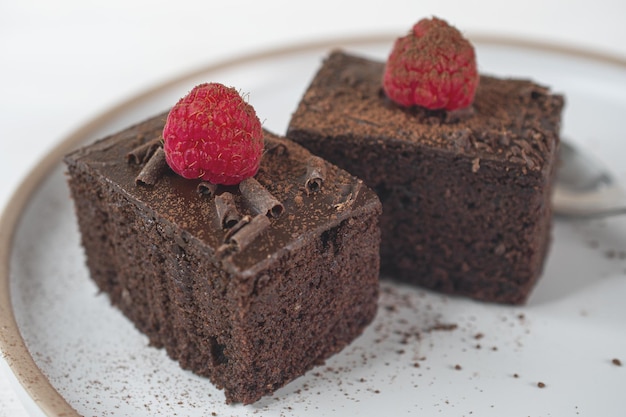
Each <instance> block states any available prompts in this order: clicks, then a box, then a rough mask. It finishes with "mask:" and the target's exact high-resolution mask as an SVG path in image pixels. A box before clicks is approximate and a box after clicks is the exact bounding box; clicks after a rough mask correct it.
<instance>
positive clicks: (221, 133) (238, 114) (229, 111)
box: [163, 83, 263, 185]
mask: <svg viewBox="0 0 626 417" xmlns="http://www.w3.org/2000/svg"><path fill="white" fill-rule="evenodd" d="M163 142H164V143H163V149H164V151H165V157H166V161H167V164H168V165H169V166H170V167H171V168H172V170H173V171H174V172H176V173H177V174H178V175H180V176H182V177H185V178H191V179H197V178H202V179H203V180H206V181H209V182H212V183H213V184H225V185H233V184H239V183H240V182H241V181H242V180H244V179H246V178H249V177H252V176H254V174H256V172H257V170H258V169H259V164H260V163H261V155H262V153H263V130H262V128H261V122H260V121H259V118H258V117H257V115H256V112H255V111H254V108H253V107H252V106H251V105H250V104H248V103H246V102H245V101H244V100H243V98H242V97H241V96H240V95H239V93H238V92H237V90H235V89H234V88H229V87H226V86H224V85H223V84H219V83H206V84H200V85H198V86H196V87H194V88H193V89H192V90H191V91H190V92H189V94H187V95H186V96H185V97H183V98H181V99H180V101H178V103H176V105H175V106H174V107H173V108H172V109H171V110H170V112H169V114H168V115H167V121H166V122H165V127H164V128H163Z"/></svg>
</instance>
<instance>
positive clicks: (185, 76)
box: [0, 33, 626, 417]
mask: <svg viewBox="0 0 626 417" xmlns="http://www.w3.org/2000/svg"><path fill="white" fill-rule="evenodd" d="M397 37H398V35H397V33H395V34H390V33H381V34H374V35H368V36H353V37H339V38H330V39H323V40H312V41H308V42H298V43H292V44H287V45H280V46H277V47H273V48H267V49H262V50H260V51H259V52H254V53H243V54H241V55H237V56H235V57H232V58H227V59H223V60H220V61H217V62H215V63H210V64H207V65H202V66H200V67H198V68H195V69H192V70H189V71H187V72H183V73H181V74H178V75H174V76H172V77H171V78H169V79H168V80H166V81H164V82H161V83H157V84H155V85H154V86H152V87H149V88H147V89H145V90H143V91H140V92H139V93H137V94H134V95H132V96H131V97H130V98H127V99H125V100H122V101H121V102H119V103H118V104H116V105H113V106H112V107H109V108H108V109H107V110H105V111H104V112H102V113H100V114H99V115H97V116H95V117H92V118H91V119H89V120H87V121H86V122H84V123H83V124H81V125H80V126H79V127H78V128H76V129H75V130H74V131H73V132H71V133H70V134H68V135H66V136H65V137H64V138H62V139H61V140H60V141H59V142H58V143H57V144H56V145H54V146H53V147H52V149H51V150H50V151H49V152H48V153H47V154H46V155H45V156H44V157H43V158H41V159H40V160H39V161H38V162H37V163H36V164H35V166H34V168H33V169H32V170H30V172H28V173H27V175H26V176H25V177H24V178H23V179H22V180H21V181H20V182H19V183H18V186H17V188H16V190H15V191H14V192H13V193H12V195H11V196H10V197H9V200H8V203H7V204H6V206H5V207H4V209H3V211H2V213H0V352H1V354H2V357H3V359H4V360H5V362H6V363H7V365H8V367H9V368H10V371H11V372H12V373H13V375H14V377H15V379H16V380H17V382H19V384H20V385H21V387H22V389H23V390H24V391H25V393H26V394H27V395H28V396H29V397H30V399H31V400H33V401H34V403H35V404H36V406H37V407H39V408H40V410H41V411H42V412H43V413H44V414H45V415H47V416H59V417H60V416H65V417H74V416H75V417H80V415H79V414H78V413H77V411H76V410H75V409H74V408H73V407H72V406H71V405H70V404H69V403H68V402H67V401H66V400H65V399H64V398H63V397H62V395H61V394H60V393H59V392H58V391H57V390H56V389H55V388H54V386H53V385H52V384H51V383H50V381H49V380H48V379H47V377H46V376H45V375H44V374H43V371H42V370H41V369H40V368H39V367H38V366H37V364H36V363H35V361H34V359H33V357H32V356H31V354H30V352H29V350H28V348H27V347H26V343H25V341H24V339H23V338H22V335H21V332H20V329H19V327H18V325H17V322H16V319H15V315H14V312H13V304H12V302H11V294H10V270H11V268H10V259H11V252H12V247H13V240H14V237H15V233H16V230H17V228H18V226H19V225H20V224H21V219H22V214H23V212H24V209H25V208H26V207H27V206H28V204H29V203H30V201H31V199H32V198H33V196H34V194H35V193H36V192H37V189H38V188H39V187H40V186H41V185H42V183H43V181H44V180H45V178H47V176H48V174H49V173H50V172H51V171H52V170H53V169H55V168H56V167H57V166H58V165H59V164H61V163H62V157H63V155H65V153H67V152H68V151H70V150H71V149H72V148H74V147H75V146H76V145H77V144H78V143H80V142H81V141H82V140H84V138H85V137H86V136H87V135H88V134H89V133H90V132H92V131H95V130H97V129H98V128H100V127H102V126H104V125H106V124H107V123H108V122H110V121H111V120H113V119H114V118H115V117H117V116H118V115H120V114H122V113H123V112H124V111H126V110H127V109H129V108H132V107H133V106H135V105H136V104H138V103H140V102H143V101H145V100H149V99H150V97H151V96H154V95H157V94H159V93H160V92H161V91H163V90H166V89H167V88H169V87H171V86H173V85H176V84H179V83H183V82H185V81H186V80H190V79H193V78H195V77H198V76H199V75H202V74H210V73H212V72H217V71H221V70H227V69H229V68H232V67H237V66H239V65H243V64H250V63H254V62H257V61H261V60H265V59H272V58H278V57H281V56H287V55H290V54H295V53H301V52H307V51H312V50H315V49H322V48H327V49H331V48H339V47H345V48H349V47H357V46H359V45H366V44H373V43H384V42H389V43H391V42H393V40H394V39H395V38H397ZM468 38H469V39H470V40H471V41H472V42H475V43H477V44H484V45H493V46H510V47H513V48H522V49H530V50H535V51H538V52H547V53H554V54H561V55H567V56H570V57H575V58H583V59H588V60H591V61H594V62H598V63H603V64H607V65H612V66H618V67H623V68H625V69H626V58H622V57H619V56H617V55H612V54H610V53H605V52H599V51H594V50H590V49H585V48H581V47H576V46H572V45H566V44H562V43H553V42H544V41H538V40H530V39H523V38H519V37H510V36H500V35H494V34H481V33H468Z"/></svg>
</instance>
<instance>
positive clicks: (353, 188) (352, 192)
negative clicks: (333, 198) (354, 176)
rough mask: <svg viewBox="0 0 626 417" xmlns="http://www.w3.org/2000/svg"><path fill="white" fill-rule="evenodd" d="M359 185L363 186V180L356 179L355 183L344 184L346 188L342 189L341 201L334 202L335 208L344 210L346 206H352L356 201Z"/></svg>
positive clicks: (359, 189)
mask: <svg viewBox="0 0 626 417" xmlns="http://www.w3.org/2000/svg"><path fill="white" fill-rule="evenodd" d="M361 187H363V181H361V180H357V182H356V183H354V184H351V185H346V188H345V189H344V190H342V191H343V192H342V193H341V194H342V197H344V199H343V201H342V202H340V203H337V204H335V206H334V207H335V208H336V209H337V210H345V209H347V208H350V207H352V204H354V202H355V201H356V198H357V197H358V195H359V192H360V191H361Z"/></svg>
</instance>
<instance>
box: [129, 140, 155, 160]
mask: <svg viewBox="0 0 626 417" xmlns="http://www.w3.org/2000/svg"><path fill="white" fill-rule="evenodd" d="M160 147H161V138H160V137H159V138H155V139H152V140H151V141H149V142H146V143H144V144H142V145H140V146H138V147H136V148H135V149H133V150H132V151H130V152H129V153H128V154H126V160H127V161H128V162H129V163H132V164H136V165H141V164H145V163H146V162H148V160H149V159H150V158H151V157H152V155H153V154H154V152H155V151H156V150H157V149H158V148H160Z"/></svg>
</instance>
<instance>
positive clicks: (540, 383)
mask: <svg viewBox="0 0 626 417" xmlns="http://www.w3.org/2000/svg"><path fill="white" fill-rule="evenodd" d="M537 386H538V387H539V388H545V387H546V384H544V383H543V382H537Z"/></svg>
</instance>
